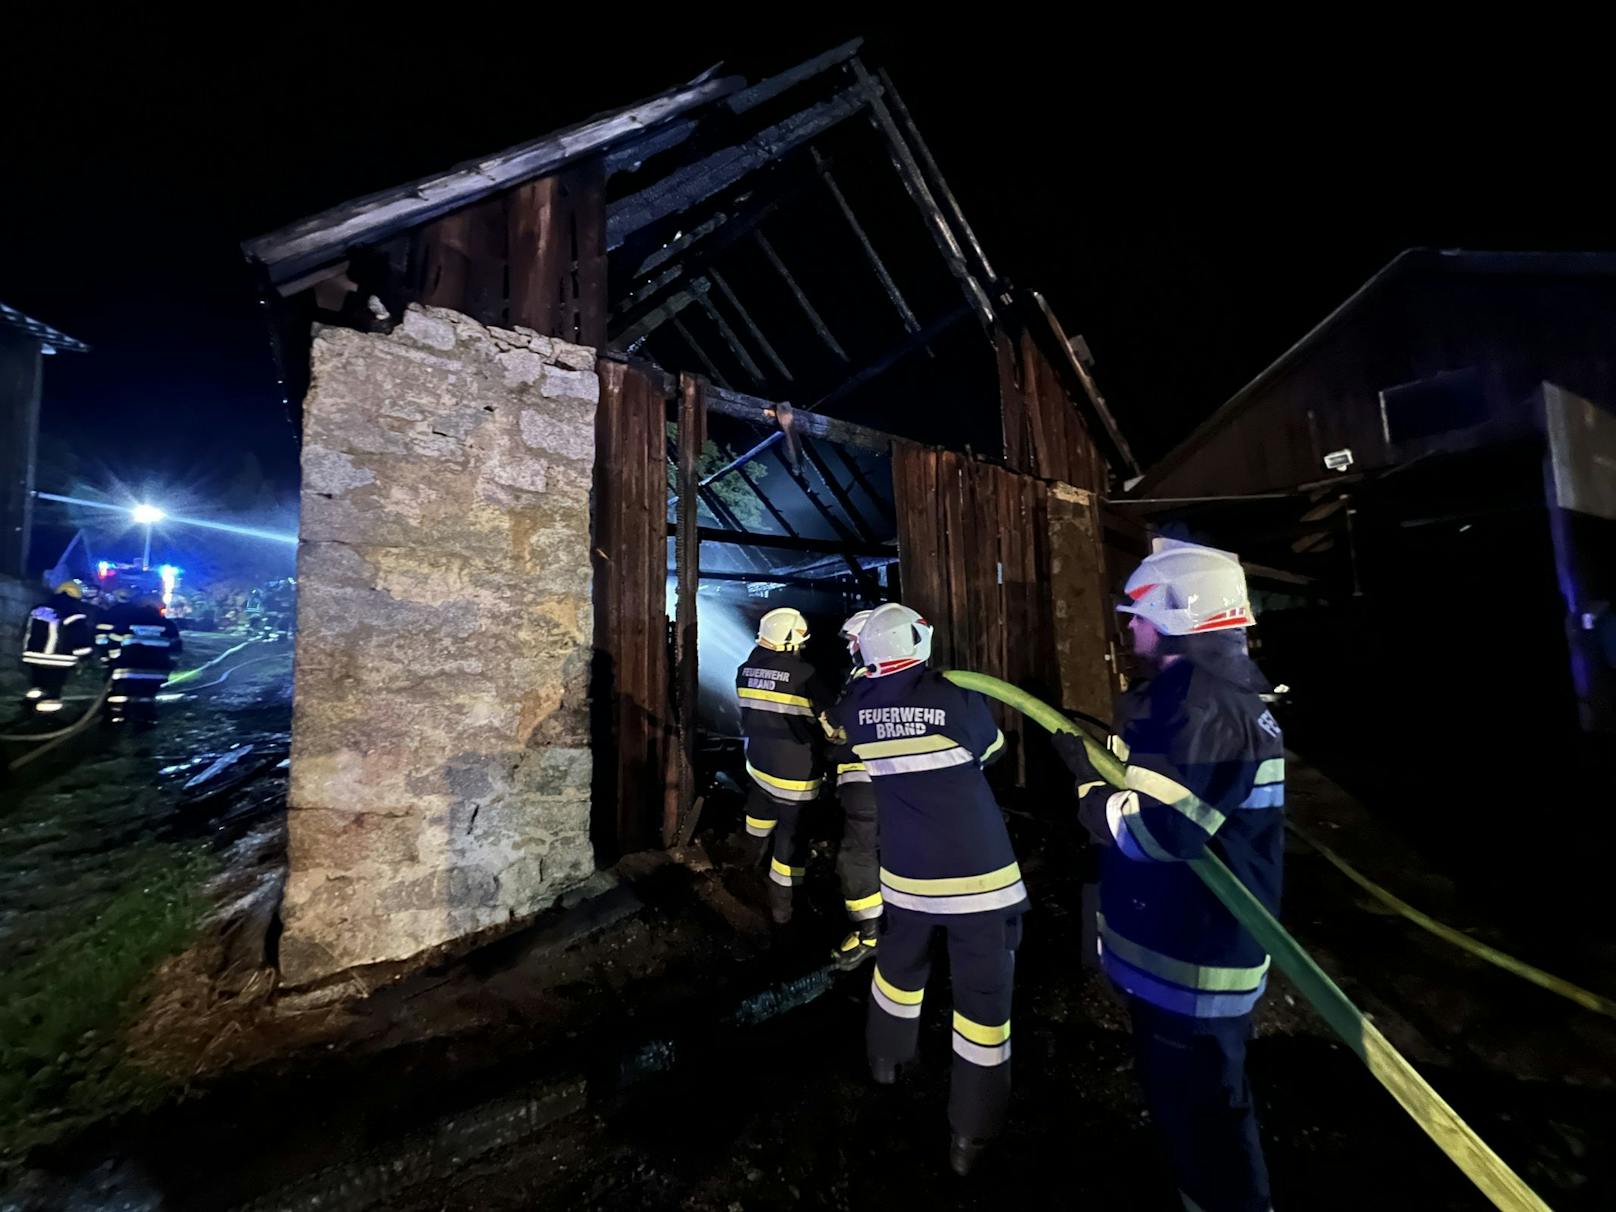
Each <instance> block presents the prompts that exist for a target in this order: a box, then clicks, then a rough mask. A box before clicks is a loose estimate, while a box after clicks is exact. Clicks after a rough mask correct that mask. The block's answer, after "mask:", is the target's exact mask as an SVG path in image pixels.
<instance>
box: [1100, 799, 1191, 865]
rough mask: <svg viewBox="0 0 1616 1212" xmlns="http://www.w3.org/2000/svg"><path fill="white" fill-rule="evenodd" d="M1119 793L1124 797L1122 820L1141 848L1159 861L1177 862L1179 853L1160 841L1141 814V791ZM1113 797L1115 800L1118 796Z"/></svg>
mask: <svg viewBox="0 0 1616 1212" xmlns="http://www.w3.org/2000/svg"><path fill="white" fill-rule="evenodd" d="M1117 795H1120V796H1122V797H1123V798H1122V804H1121V808H1120V810H1121V812H1122V822H1123V824H1124V825H1125V826H1126V827H1127V830H1128V832H1129V833H1130V834H1131V835H1132V836H1133V840H1134V841H1136V842H1138V843H1139V849H1141V850H1143V851H1144V852H1145V853H1146V854H1148V855H1149V856H1150V857H1151V858H1153V859H1155V860H1156V861H1157V862H1158V863H1176V862H1177V861H1178V855H1176V854H1174V853H1173V852H1172V851H1171V850H1169V849H1167V847H1165V846H1163V845H1162V844H1161V843H1160V842H1158V841H1157V840H1156V838H1155V836H1154V835H1153V834H1152V833H1151V832H1150V830H1149V829H1147V828H1146V827H1145V818H1144V817H1142V816H1140V815H1139V793H1138V792H1136V791H1119V792H1117ZM1111 798H1112V800H1113V801H1114V800H1115V799H1116V796H1112V797H1111Z"/></svg>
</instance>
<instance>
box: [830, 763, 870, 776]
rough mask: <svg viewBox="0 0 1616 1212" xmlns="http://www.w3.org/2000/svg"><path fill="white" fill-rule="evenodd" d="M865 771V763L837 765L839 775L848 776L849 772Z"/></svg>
mask: <svg viewBox="0 0 1616 1212" xmlns="http://www.w3.org/2000/svg"><path fill="white" fill-rule="evenodd" d="M863 769H864V763H863V762H840V763H838V764H837V767H836V773H837V774H846V773H847V772H848V771H849V770H863Z"/></svg>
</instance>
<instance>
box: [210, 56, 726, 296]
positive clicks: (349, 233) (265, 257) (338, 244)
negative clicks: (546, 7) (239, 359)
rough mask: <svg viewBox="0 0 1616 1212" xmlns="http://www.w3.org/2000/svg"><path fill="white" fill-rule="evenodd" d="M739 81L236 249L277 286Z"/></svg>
mask: <svg viewBox="0 0 1616 1212" xmlns="http://www.w3.org/2000/svg"><path fill="white" fill-rule="evenodd" d="M742 84H743V81H742V80H741V79H740V78H739V77H735V76H728V77H723V78H718V79H710V78H706V77H701V78H698V79H697V80H694V81H692V82H691V83H689V84H687V85H684V86H683V87H682V88H676V89H673V90H671V91H669V92H665V93H661V94H659V95H657V96H655V97H650V98H648V99H646V100H645V101H641V102H638V103H637V104H635V105H631V106H629V107H628V108H626V109H621V110H618V111H617V112H615V113H610V114H604V115H601V116H600V117H596V118H590V119H589V120H587V121H585V122H580V123H578V124H577V125H575V126H569V127H567V128H566V129H564V130H560V131H556V132H555V133H554V134H550V135H546V136H545V137H544V138H542V139H535V140H533V141H532V142H529V143H522V144H518V145H517V146H515V147H511V148H507V149H505V150H504V151H502V152H499V153H498V154H496V155H493V156H489V157H487V158H486V159H483V160H475V161H470V162H468V163H465V164H461V165H457V166H456V167H455V168H452V169H450V170H449V171H448V172H446V173H440V174H438V175H437V176H433V177H427V178H424V179H422V180H419V181H412V182H410V183H408V184H406V185H401V186H398V187H396V188H394V189H387V190H382V191H380V192H378V193H374V194H367V195H366V196H364V197H362V198H355V199H353V200H352V201H350V202H344V203H343V204H342V205H340V206H334V207H332V208H331V209H330V210H325V211H321V212H320V213H319V214H317V215H312V216H310V217H309V218H307V219H302V220H299V221H298V222H296V223H291V224H288V225H287V226H285V227H283V228H280V229H279V230H277V231H273V232H270V233H269V234H268V235H263V236H259V237H257V238H256V239H252V240H247V241H245V242H244V243H243V244H242V250H243V251H244V252H245V253H246V254H247V255H248V256H249V257H251V258H253V259H254V260H256V261H258V262H260V263H261V264H262V265H263V266H264V268H265V270H266V272H267V273H268V275H269V280H270V281H271V282H272V283H273V284H275V285H276V286H277V287H281V286H284V285H285V284H288V283H291V282H293V281H294V280H296V279H298V278H301V277H303V276H304V275H306V274H308V273H310V272H311V271H313V270H315V269H317V268H319V267H320V266H321V265H325V264H328V263H330V262H333V261H339V260H341V259H342V258H343V257H344V256H345V255H346V253H347V251H348V250H349V249H350V248H353V247H355V246H357V245H360V244H374V243H377V242H378V241H380V240H384V239H386V238H387V237H389V236H393V235H397V234H398V233H399V232H402V231H405V230H408V229H409V228H413V227H419V226H420V225H421V224H423V223H425V222H427V221H428V220H430V219H436V218H438V217H439V216H441V215H446V214H448V213H449V212H450V211H452V210H458V209H459V208H460V207H462V206H466V205H469V204H470V203H472V202H477V201H480V200H481V199H483V198H486V197H488V196H490V195H491V194H495V193H498V192H500V191H502V190H505V189H508V188H510V187H511V186H513V185H517V184H520V183H521V182H523V181H528V180H531V179H532V178H534V177H541V176H544V175H546V174H547V173H553V172H555V171H556V170H557V169H560V168H563V167H565V166H566V165H568V164H572V163H574V162H575V161H578V160H582V159H584V158H586V157H588V156H591V155H594V154H596V153H598V152H600V151H601V150H603V149H604V148H606V147H608V146H610V145H611V144H613V143H615V142H617V141H618V140H619V139H622V138H623V137H625V136H632V135H635V134H637V133H639V132H640V131H644V130H646V129H648V128H650V127H655V126H659V125H661V124H662V123H664V122H667V121H670V120H671V119H674V118H677V117H679V116H680V115H681V114H684V113H686V112H688V111H690V110H692V109H694V108H696V107H697V106H699V105H703V104H705V103H707V102H709V101H713V100H716V99H718V98H721V97H725V96H728V95H729V94H731V93H734V92H737V91H739V89H740V88H741V86H742Z"/></svg>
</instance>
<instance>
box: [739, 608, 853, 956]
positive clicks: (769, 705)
mask: <svg viewBox="0 0 1616 1212" xmlns="http://www.w3.org/2000/svg"><path fill="white" fill-rule="evenodd" d="M807 640H808V620H807V619H805V618H803V617H802V614H801V613H800V612H798V611H796V610H793V609H791V608H790V607H782V608H781V609H779V610H771V611H769V613H768V614H766V615H764V616H763V619H762V621H761V622H760V623H759V624H758V634H757V647H756V648H754V649H752V653H751V655H750V656H748V657H747V658H746V662H745V664H743V665H742V666H741V667H740V668H739V669H737V670H736V671H735V696H736V699H737V700H738V701H739V703H740V707H741V727H742V729H743V730H744V731H745V733H746V772H747V774H749V775H750V776H751V777H752V790H751V794H750V797H749V798H748V799H747V801H746V832H747V833H748V834H749V835H750V836H751V837H752V838H753V839H754V845H755V847H756V852H757V855H758V857H759V858H761V857H762V856H763V855H764V854H770V861H769V881H770V883H769V911H770V914H771V916H772V917H773V918H774V921H775V924H776V925H780V926H784V925H786V924H787V923H788V922H790V921H791V909H792V890H793V889H794V888H795V887H796V886H797V885H798V884H800V883H801V882H802V877H803V872H804V859H803V850H804V846H803V841H804V839H803V836H802V834H801V833H800V832H799V830H798V828H797V821H798V817H799V815H800V813H801V811H802V808H803V806H804V805H805V804H809V803H812V802H813V801H814V800H816V799H818V798H819V787H820V783H821V782H822V781H823V780H822V770H821V767H820V759H819V747H820V746H821V745H822V744H823V742H824V739H825V723H824V720H825V712H826V710H827V709H828V708H829V707H830V696H829V695H828V694H827V693H826V690H825V687H824V684H823V683H822V682H821V681H820V679H819V674H818V673H817V672H816V671H815V669H814V667H813V666H812V665H810V664H809V663H808V661H807V660H806V659H805V658H804V657H803V656H802V653H801V650H802V646H803V644H805V643H806V642H807ZM771 842H772V843H773V848H772V852H771V849H770V843H771Z"/></svg>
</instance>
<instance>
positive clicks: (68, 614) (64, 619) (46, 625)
mask: <svg viewBox="0 0 1616 1212" xmlns="http://www.w3.org/2000/svg"><path fill="white" fill-rule="evenodd" d="M93 643H94V632H93V631H92V630H91V624H90V617H89V608H88V607H87V606H86V605H85V604H84V586H83V585H82V584H81V583H80V582H78V581H74V580H68V581H63V582H62V583H61V584H59V585H57V586H56V592H55V593H53V594H52V595H51V596H50V599H49V600H48V601H45V602H41V603H40V604H39V605H38V606H35V607H34V608H33V609H32V610H31V611H29V612H28V622H27V626H26V627H25V628H24V630H23V640H22V663H23V664H24V665H26V666H28V675H29V678H30V680H31V685H30V686H29V687H28V691H27V693H26V694H25V695H24V696H23V698H24V699H25V700H26V701H27V704H28V705H29V706H31V707H32V708H33V710H34V711H35V712H36V713H37V714H40V715H50V714H52V713H54V712H57V711H60V710H61V709H62V687H63V686H65V685H66V684H67V677H68V675H69V674H70V673H72V672H73V670H74V669H76V668H77V667H78V663H79V661H81V660H82V659H84V658H85V657H87V656H89V655H90V653H91V650H92V648H93Z"/></svg>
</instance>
